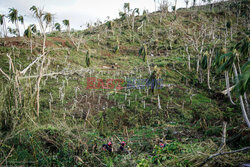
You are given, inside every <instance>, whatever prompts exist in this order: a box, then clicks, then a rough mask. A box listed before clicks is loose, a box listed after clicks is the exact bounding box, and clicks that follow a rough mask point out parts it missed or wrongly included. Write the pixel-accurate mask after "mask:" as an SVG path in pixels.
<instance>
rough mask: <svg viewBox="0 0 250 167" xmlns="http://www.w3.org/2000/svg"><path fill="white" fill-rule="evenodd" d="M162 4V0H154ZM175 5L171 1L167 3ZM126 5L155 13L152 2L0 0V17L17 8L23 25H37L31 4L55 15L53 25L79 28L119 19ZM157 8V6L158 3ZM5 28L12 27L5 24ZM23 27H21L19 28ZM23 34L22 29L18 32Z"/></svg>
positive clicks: (180, 2) (136, 0) (119, 0)
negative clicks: (23, 22)
mask: <svg viewBox="0 0 250 167" xmlns="http://www.w3.org/2000/svg"><path fill="white" fill-rule="evenodd" d="M156 1H162V0H156ZM169 1H170V2H171V4H172V5H174V0H169ZM126 2H129V3H130V6H131V8H132V9H133V8H139V9H140V12H142V11H143V10H144V9H147V10H149V12H153V11H155V3H154V0H0V14H5V15H7V14H8V11H9V8H12V7H14V8H16V9H17V10H18V11H19V14H20V15H23V16H24V19H25V20H24V21H25V24H26V25H29V24H33V23H36V22H37V21H36V20H35V19H34V18H33V16H32V13H31V12H30V11H29V8H30V7H31V6H33V5H35V6H37V7H39V8H43V9H44V11H46V12H50V13H52V14H54V16H55V22H59V23H61V22H62V20H64V19H69V20H70V25H71V28H74V29H77V30H79V29H82V28H83V27H86V24H87V23H92V24H93V23H94V22H96V21H97V20H98V19H99V20H101V21H104V20H107V16H109V18H110V19H115V18H118V16H119V11H122V8H123V4H124V3H126ZM157 6H159V4H157ZM179 7H185V3H184V0H178V1H177V8H179ZM7 26H11V27H14V25H12V24H11V23H9V22H8V21H7ZM20 27H21V28H22V26H20ZM21 31H23V30H21Z"/></svg>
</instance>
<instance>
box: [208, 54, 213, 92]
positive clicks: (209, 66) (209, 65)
mask: <svg viewBox="0 0 250 167" xmlns="http://www.w3.org/2000/svg"><path fill="white" fill-rule="evenodd" d="M211 64H212V54H211V55H210V56H209V61H208V67H207V86H208V89H211V86H210V68H211Z"/></svg>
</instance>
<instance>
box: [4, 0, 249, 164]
mask: <svg viewBox="0 0 250 167" xmlns="http://www.w3.org/2000/svg"><path fill="white" fill-rule="evenodd" d="M240 2H241V3H240V4H239V3H238V2H234V1H229V2H228V1H227V2H220V3H215V4H208V5H205V6H201V7H200V6H197V7H195V1H194V7H192V8H189V9H179V10H174V12H172V13H171V12H168V11H166V10H160V11H157V12H154V13H148V12H147V11H144V12H143V15H139V10H138V9H137V8H136V9H131V8H130V4H129V3H125V4H124V7H123V10H124V11H123V12H121V13H119V15H120V18H119V19H116V20H113V21H107V22H105V23H104V24H100V23H96V24H94V25H89V26H88V29H86V30H83V31H72V30H71V29H70V21H69V20H63V21H62V23H63V25H64V26H65V27H66V29H65V30H64V31H63V29H61V25H60V23H56V24H55V25H52V17H53V15H52V14H50V13H48V12H44V11H42V10H40V9H39V8H37V7H35V6H33V7H31V11H32V12H33V14H34V17H35V18H36V19H37V20H38V22H39V25H40V27H41V30H40V33H37V32H38V31H37V28H36V26H35V24H34V25H30V26H28V28H27V29H26V31H25V33H24V35H25V36H26V37H27V38H28V40H29V41H28V42H27V38H22V37H21V38H1V39H0V166H4V165H6V166H12V165H13V166H18V165H20V166H21V165H22V166H138V167H141V166H142V167H148V166H180V167H183V166H199V165H201V164H203V162H204V161H205V160H207V158H208V157H209V156H211V155H213V154H215V153H219V152H230V151H232V150H238V149H241V148H244V147H249V140H250V131H249V127H248V126H249V125H248V118H249V106H248V99H249V90H250V89H249V78H250V75H249V74H250V71H249V58H248V57H249V56H248V55H249V50H248V48H249V30H248V29H247V26H248V25H247V21H246V17H245V15H246V14H247V11H246V9H247V7H246V6H247V1H245V0H241V1H240ZM209 3H210V2H209ZM174 8H175V9H176V7H174ZM162 9H165V8H164V7H162ZM219 9H220V10H219ZM10 12H11V13H12V14H10V16H13V22H14V23H15V24H17V23H16V22H18V21H19V20H22V19H21V18H20V19H17V20H15V18H16V17H18V16H19V15H18V12H16V11H15V9H14V8H11V9H10ZM0 16H1V17H0V23H1V26H4V20H3V19H4V15H0ZM14 16H15V17H14ZM49 26H55V29H56V31H55V32H50V33H46V32H47V31H46V29H47V28H48V27H49ZM3 31H4V33H3V35H4V34H5V36H6V33H5V31H7V29H5V28H3ZM155 66H157V68H154V67H155ZM154 70H155V71H157V75H158V76H159V78H161V79H163V82H162V85H163V87H162V88H161V89H158V90H156V91H155V92H154V93H152V92H151V90H150V88H141V89H137V88H132V89H128V88H124V89H121V90H120V89H114V88H115V86H117V85H119V84H121V86H123V87H126V86H128V85H127V82H128V81H129V79H132V78H137V79H146V78H149V76H150V75H151V73H152V72H153V71H154ZM91 77H92V78H93V77H95V78H96V79H97V81H96V83H95V85H96V86H98V87H102V82H101V81H100V80H98V79H103V80H102V81H103V84H105V85H104V86H105V87H108V88H110V87H112V84H110V80H109V79H120V80H122V81H124V82H123V83H122V82H121V83H114V88H112V89H102V88H99V89H87V87H88V86H89V85H88V84H89V83H88V81H87V79H88V78H91ZM106 83H109V84H107V85H106ZM232 86H233V87H232ZM242 115H243V116H242ZM109 141H112V143H113V149H114V150H113V152H112V153H109V152H108V151H103V150H102V145H103V144H107V143H108V142H109ZM121 141H125V142H126V147H125V148H126V151H124V152H119V151H118V149H119V147H120V143H121ZM160 141H162V142H163V143H164V144H166V145H165V147H161V146H160V145H159V142H160ZM249 159H250V152H249V150H246V151H244V152H236V153H233V154H224V155H220V156H217V157H214V158H213V159H211V160H207V161H205V164H207V165H208V166H237V165H240V164H242V163H245V162H248V161H249Z"/></svg>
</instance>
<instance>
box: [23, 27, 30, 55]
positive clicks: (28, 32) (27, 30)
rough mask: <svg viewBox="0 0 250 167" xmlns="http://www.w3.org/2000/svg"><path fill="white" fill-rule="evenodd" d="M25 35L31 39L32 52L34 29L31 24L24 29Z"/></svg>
mask: <svg viewBox="0 0 250 167" xmlns="http://www.w3.org/2000/svg"><path fill="white" fill-rule="evenodd" d="M24 36H25V37H27V38H28V39H29V40H30V52H31V53H32V30H31V25H30V26H29V27H28V28H27V29H26V30H25V31H24Z"/></svg>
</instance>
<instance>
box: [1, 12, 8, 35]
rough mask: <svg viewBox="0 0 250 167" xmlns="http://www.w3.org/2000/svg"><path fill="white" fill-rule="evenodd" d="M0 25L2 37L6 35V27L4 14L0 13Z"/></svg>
mask: <svg viewBox="0 0 250 167" xmlns="http://www.w3.org/2000/svg"><path fill="white" fill-rule="evenodd" d="M0 25H1V26H2V27H3V34H4V37H7V28H6V22H5V15H2V14H0Z"/></svg>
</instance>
